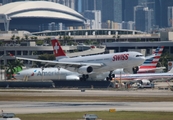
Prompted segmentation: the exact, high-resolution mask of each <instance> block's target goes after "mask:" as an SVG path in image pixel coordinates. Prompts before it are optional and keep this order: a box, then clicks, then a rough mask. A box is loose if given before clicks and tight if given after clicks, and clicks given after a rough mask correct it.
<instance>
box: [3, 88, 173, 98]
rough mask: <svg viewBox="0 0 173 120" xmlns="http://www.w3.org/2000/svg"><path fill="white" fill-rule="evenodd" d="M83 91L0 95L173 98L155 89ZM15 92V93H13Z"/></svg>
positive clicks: (6, 92) (22, 91)
mask: <svg viewBox="0 0 173 120" xmlns="http://www.w3.org/2000/svg"><path fill="white" fill-rule="evenodd" d="M81 90H82V89H78V90H73V89H68V90H63V89H0V95H2V96H3V95H25V96H33V97H34V96H38V95H39V96H115V97H118V96H133V97H139V96H142V97H144V96H146V97H150V96H151V97H155V96H159V97H162V96H163V97H164V96H169V97H173V92H172V91H170V90H154V89H141V90H125V91H116V90H109V89H103V90H91V89H90V90H88V89H85V92H81ZM12 91H13V92H12ZM15 91H16V92H15Z"/></svg>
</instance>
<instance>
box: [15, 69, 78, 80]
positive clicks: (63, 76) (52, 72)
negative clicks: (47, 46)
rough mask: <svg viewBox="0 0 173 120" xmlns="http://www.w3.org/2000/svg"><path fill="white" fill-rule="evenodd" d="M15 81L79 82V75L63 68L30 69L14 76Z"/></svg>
mask: <svg viewBox="0 0 173 120" xmlns="http://www.w3.org/2000/svg"><path fill="white" fill-rule="evenodd" d="M14 77H15V78H16V79H20V80H23V79H24V78H25V77H27V79H28V80H79V79H80V78H79V74H78V73H75V72H71V71H68V70H66V69H63V68H60V69H58V68H44V69H43V70H42V69H41V68H30V69H26V70H22V71H20V72H18V73H17V74H15V76H14Z"/></svg>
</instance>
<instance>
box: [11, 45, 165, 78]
mask: <svg viewBox="0 0 173 120" xmlns="http://www.w3.org/2000/svg"><path fill="white" fill-rule="evenodd" d="M162 51H163V47H158V48H157V49H156V50H155V52H154V53H153V54H152V55H150V56H147V57H146V58H147V59H146V60H145V61H144V63H143V64H142V65H141V66H145V65H147V66H148V67H147V68H145V70H143V69H142V70H143V73H144V71H145V72H146V73H148V72H153V71H154V68H155V70H156V69H160V67H159V68H157V67H156V65H157V62H158V61H159V58H160V56H161V53H162ZM146 61H147V62H146ZM141 66H139V67H138V68H139V70H138V71H141V70H140V69H141ZM151 67H152V68H151ZM42 72H43V74H42ZM120 72H121V73H122V74H123V73H124V74H125V72H124V71H123V69H117V70H114V71H113V72H112V73H113V74H119V73H120ZM108 75H109V72H104V73H99V74H98V73H93V74H90V76H89V78H88V80H104V79H105V78H106V79H107V80H108V78H107V77H108ZM81 76H82V75H81V74H78V73H77V72H71V71H69V70H66V69H63V68H59V69H57V68H55V67H54V68H44V70H43V71H42V69H41V68H30V69H26V70H22V71H20V72H18V73H17V74H16V75H15V76H14V77H15V78H16V79H19V80H22V79H24V78H27V80H41V79H45V80H80V77H81ZM114 77H115V75H114Z"/></svg>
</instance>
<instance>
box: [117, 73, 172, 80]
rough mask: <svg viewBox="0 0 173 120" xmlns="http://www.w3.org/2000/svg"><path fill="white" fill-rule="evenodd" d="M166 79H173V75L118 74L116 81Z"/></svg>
mask: <svg viewBox="0 0 173 120" xmlns="http://www.w3.org/2000/svg"><path fill="white" fill-rule="evenodd" d="M164 78H169V79H170V78H173V73H171V72H168V73H146V74H116V75H115V79H116V80H120V79H121V80H127V81H130V80H142V79H148V80H155V79H164Z"/></svg>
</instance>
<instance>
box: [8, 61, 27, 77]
mask: <svg viewBox="0 0 173 120" xmlns="http://www.w3.org/2000/svg"><path fill="white" fill-rule="evenodd" d="M22 66H24V65H23V63H22V62H21V61H20V60H15V61H13V62H8V64H7V65H6V68H7V69H6V73H7V75H8V76H7V77H8V79H10V78H11V77H12V76H13V74H14V73H16V72H19V71H20V70H21V69H22ZM18 68H20V69H18Z"/></svg>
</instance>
